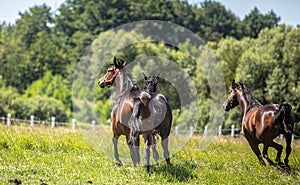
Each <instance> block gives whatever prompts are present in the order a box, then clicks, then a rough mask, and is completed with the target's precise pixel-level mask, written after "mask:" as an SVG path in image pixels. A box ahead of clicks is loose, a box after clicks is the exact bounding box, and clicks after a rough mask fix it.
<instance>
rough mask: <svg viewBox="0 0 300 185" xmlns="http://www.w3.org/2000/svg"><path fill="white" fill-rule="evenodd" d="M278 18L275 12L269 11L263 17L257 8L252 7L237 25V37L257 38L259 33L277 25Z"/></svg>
mask: <svg viewBox="0 0 300 185" xmlns="http://www.w3.org/2000/svg"><path fill="white" fill-rule="evenodd" d="M279 21H280V17H277V15H276V14H275V12H274V11H273V10H271V11H270V12H269V13H267V14H265V15H263V14H262V13H260V11H259V10H258V8H257V7H254V9H253V10H251V12H250V13H249V14H248V15H246V16H245V19H244V20H242V21H241V22H240V23H239V25H238V28H237V29H238V33H239V35H238V37H239V38H242V37H251V38H257V37H258V34H259V32H260V31H261V30H262V29H264V28H273V27H275V26H277V25H278V22H279Z"/></svg>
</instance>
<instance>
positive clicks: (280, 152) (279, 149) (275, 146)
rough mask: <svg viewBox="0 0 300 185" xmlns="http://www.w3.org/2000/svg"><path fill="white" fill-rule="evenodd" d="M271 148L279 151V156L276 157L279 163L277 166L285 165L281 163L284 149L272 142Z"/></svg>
mask: <svg viewBox="0 0 300 185" xmlns="http://www.w3.org/2000/svg"><path fill="white" fill-rule="evenodd" d="M270 147H273V148H275V149H276V150H277V155H276V162H277V164H278V165H280V166H281V165H282V164H283V163H282V162H281V159H280V158H281V154H282V149H283V147H282V146H281V145H280V144H278V143H275V142H274V141H272V142H271V143H270Z"/></svg>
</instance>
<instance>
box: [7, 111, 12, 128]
mask: <svg viewBox="0 0 300 185" xmlns="http://www.w3.org/2000/svg"><path fill="white" fill-rule="evenodd" d="M10 119H11V114H10V113H8V114H7V119H6V124H7V126H10Z"/></svg>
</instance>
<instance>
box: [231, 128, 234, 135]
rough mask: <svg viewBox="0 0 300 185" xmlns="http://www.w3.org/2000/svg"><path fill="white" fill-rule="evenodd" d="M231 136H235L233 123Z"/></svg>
mask: <svg viewBox="0 0 300 185" xmlns="http://www.w3.org/2000/svg"><path fill="white" fill-rule="evenodd" d="M231 137H234V125H231Z"/></svg>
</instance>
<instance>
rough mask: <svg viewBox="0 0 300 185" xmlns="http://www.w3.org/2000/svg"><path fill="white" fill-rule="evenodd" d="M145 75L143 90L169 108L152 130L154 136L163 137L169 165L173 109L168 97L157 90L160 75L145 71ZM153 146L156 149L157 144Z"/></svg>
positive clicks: (162, 143)
mask: <svg viewBox="0 0 300 185" xmlns="http://www.w3.org/2000/svg"><path fill="white" fill-rule="evenodd" d="M143 76H144V87H143V90H144V91H146V92H147V93H149V94H150V95H151V100H155V101H160V102H162V103H163V104H165V106H166V108H167V109H166V116H165V118H164V120H162V122H161V124H160V125H159V126H158V127H156V128H155V129H154V130H153V131H152V134H154V137H155V136H156V135H157V134H158V135H159V136H160V137H161V139H162V142H161V145H162V147H163V149H164V158H165V160H166V163H167V164H168V165H171V162H170V158H169V151H168V138H169V135H170V131H171V127H172V117H173V115H172V111H171V108H170V105H169V102H168V100H167V98H166V97H165V96H164V95H163V94H161V93H159V92H157V85H158V80H157V78H158V76H154V75H149V76H146V75H145V73H143ZM153 148H154V149H155V144H154V146H153ZM154 151H155V150H153V154H154ZM157 157H158V156H157Z"/></svg>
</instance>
